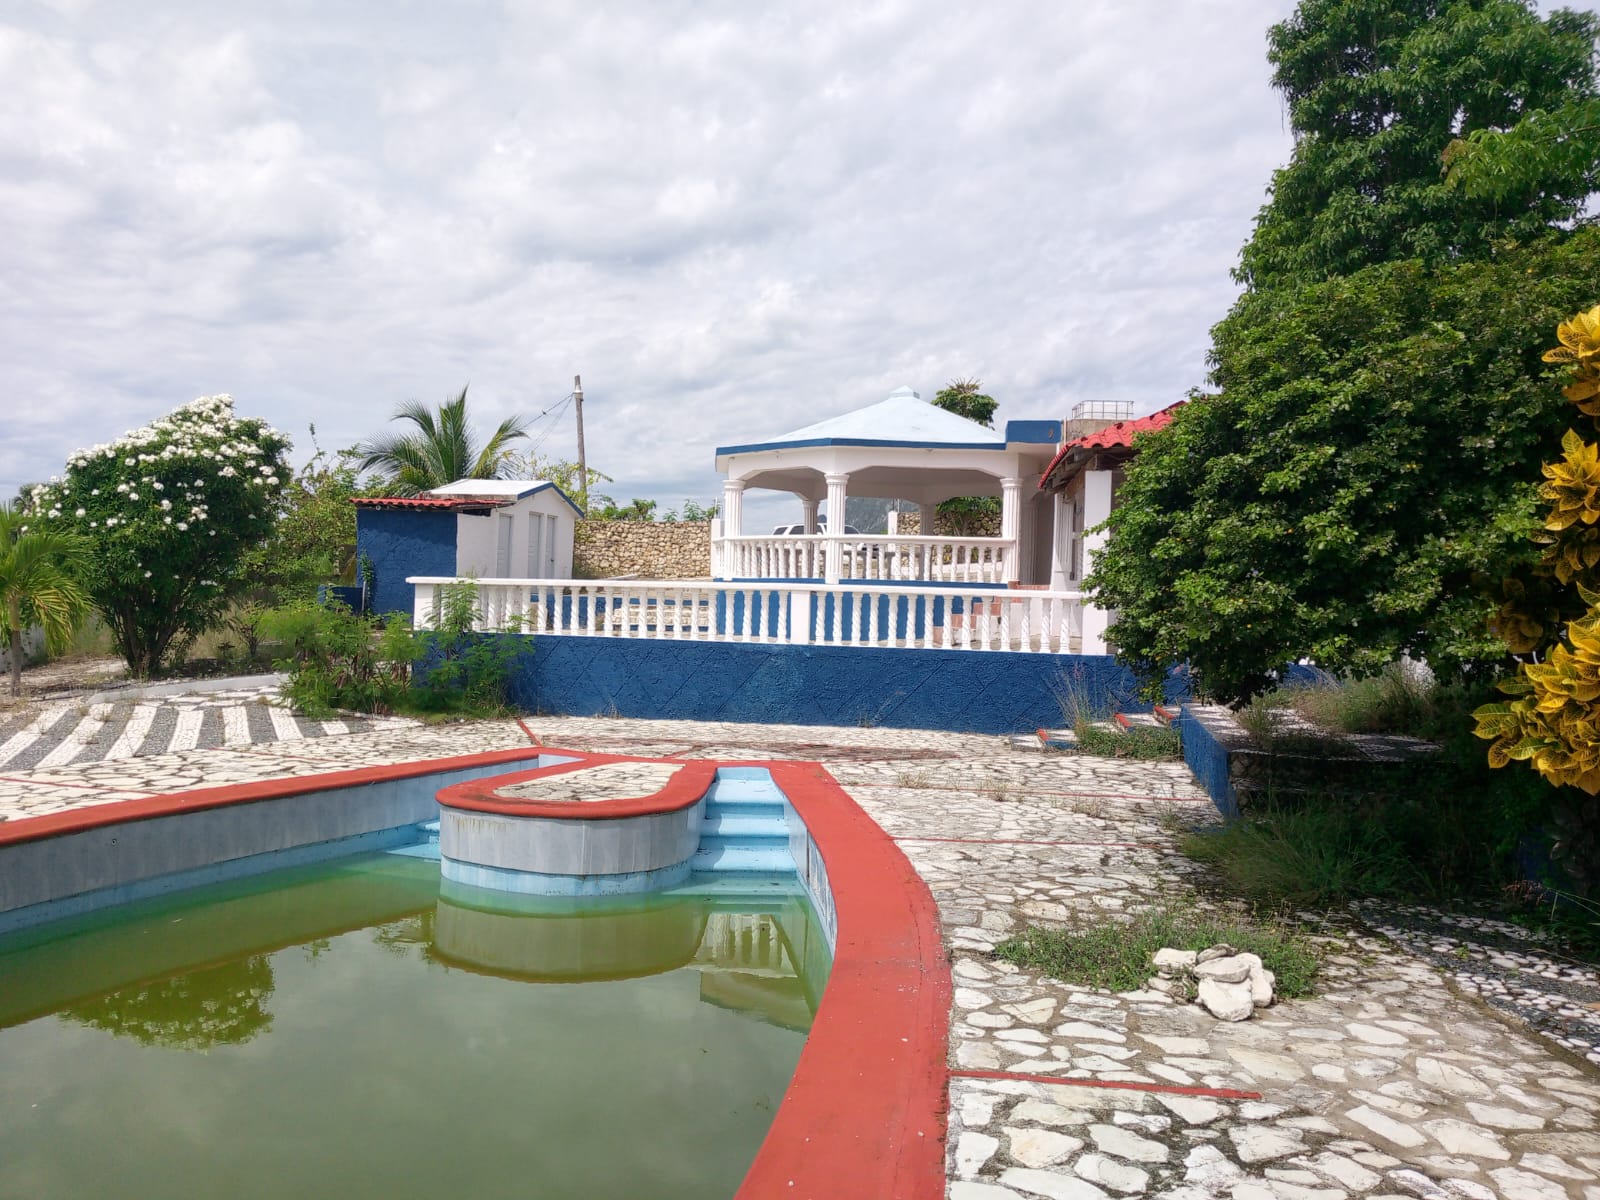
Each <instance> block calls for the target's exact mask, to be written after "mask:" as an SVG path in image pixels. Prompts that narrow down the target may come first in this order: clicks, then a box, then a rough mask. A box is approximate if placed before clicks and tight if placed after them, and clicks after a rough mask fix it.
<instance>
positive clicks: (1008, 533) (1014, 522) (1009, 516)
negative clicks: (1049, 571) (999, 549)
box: [1000, 475, 1022, 582]
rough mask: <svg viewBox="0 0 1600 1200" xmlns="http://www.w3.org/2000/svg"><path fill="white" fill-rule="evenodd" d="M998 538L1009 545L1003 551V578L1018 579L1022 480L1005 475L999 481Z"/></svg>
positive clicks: (1008, 579)
mask: <svg viewBox="0 0 1600 1200" xmlns="http://www.w3.org/2000/svg"><path fill="white" fill-rule="evenodd" d="M1000 536H1001V537H1003V538H1005V539H1006V541H1008V542H1009V543H1010V545H1008V546H1007V547H1006V548H1005V550H1004V554H1005V564H1006V569H1005V577H1006V580H1007V581H1008V582H1009V581H1010V580H1013V579H1017V578H1019V576H1018V574H1017V572H1018V570H1019V567H1020V559H1019V558H1018V554H1017V551H1018V550H1019V548H1020V547H1021V540H1022V480H1020V479H1018V478H1017V477H1016V476H1015V475H1007V476H1006V477H1005V478H1004V479H1002V480H1001V481H1000Z"/></svg>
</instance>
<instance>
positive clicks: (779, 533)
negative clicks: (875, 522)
mask: <svg viewBox="0 0 1600 1200" xmlns="http://www.w3.org/2000/svg"><path fill="white" fill-rule="evenodd" d="M805 531H806V527H805V525H804V524H799V525H779V526H778V527H777V528H776V529H774V530H773V531H772V536H773V537H797V536H803V535H804V534H805ZM844 531H845V533H847V534H850V535H852V536H854V537H860V536H861V530H859V529H857V528H856V527H855V526H854V525H846V526H845V527H844ZM817 532H818V533H827V532H828V523H827V522H826V521H818V522H817Z"/></svg>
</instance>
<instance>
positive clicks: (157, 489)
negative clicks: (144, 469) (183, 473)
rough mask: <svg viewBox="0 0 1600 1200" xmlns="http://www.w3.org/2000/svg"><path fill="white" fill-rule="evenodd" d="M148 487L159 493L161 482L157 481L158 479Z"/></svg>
mask: <svg viewBox="0 0 1600 1200" xmlns="http://www.w3.org/2000/svg"><path fill="white" fill-rule="evenodd" d="M150 486H151V487H153V488H155V490H156V491H158V492H159V491H160V490H161V480H159V479H158V480H156V481H155V482H154V483H152V484H151V485H150Z"/></svg>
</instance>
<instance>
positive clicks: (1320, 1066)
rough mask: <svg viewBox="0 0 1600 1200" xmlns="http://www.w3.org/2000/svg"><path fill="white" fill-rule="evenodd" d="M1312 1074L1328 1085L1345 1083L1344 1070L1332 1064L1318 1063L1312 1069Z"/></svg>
mask: <svg viewBox="0 0 1600 1200" xmlns="http://www.w3.org/2000/svg"><path fill="white" fill-rule="evenodd" d="M1311 1073H1312V1074H1313V1075H1315V1076H1316V1077H1317V1078H1318V1079H1323V1080H1326V1081H1327V1082H1328V1083H1343V1082H1344V1081H1345V1073H1344V1068H1343V1067H1336V1066H1334V1065H1333V1064H1332V1063H1317V1064H1316V1065H1314V1066H1313V1067H1312V1068H1311Z"/></svg>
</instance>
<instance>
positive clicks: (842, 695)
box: [511, 636, 1148, 734]
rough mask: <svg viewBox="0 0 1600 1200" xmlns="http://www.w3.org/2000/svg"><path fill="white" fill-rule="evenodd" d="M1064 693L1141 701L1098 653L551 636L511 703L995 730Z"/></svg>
mask: <svg viewBox="0 0 1600 1200" xmlns="http://www.w3.org/2000/svg"><path fill="white" fill-rule="evenodd" d="M1069 692H1076V693H1077V694H1078V695H1080V696H1083V697H1085V698H1087V699H1088V701H1089V702H1090V703H1091V704H1092V705H1093V706H1094V707H1096V708H1097V709H1099V710H1100V712H1101V713H1104V712H1106V711H1108V710H1109V709H1110V707H1112V706H1113V705H1115V706H1116V707H1119V708H1121V709H1123V710H1124V711H1136V710H1139V709H1143V708H1147V707H1148V706H1147V705H1142V704H1140V703H1139V702H1138V701H1137V700H1136V699H1135V683H1134V680H1133V677H1132V676H1131V675H1130V674H1129V673H1128V671H1127V670H1125V669H1124V668H1123V667H1120V666H1118V665H1117V663H1116V662H1115V660H1113V659H1112V658H1110V657H1109V656H1101V655H1050V654H1020V653H1008V652H967V653H962V652H956V651H948V650H891V649H879V648H875V647H865V646H832V645H822V646H779V645H760V644H754V643H720V642H674V641H656V640H654V639H650V640H644V639H632V638H603V637H548V636H547V637H541V638H537V639H535V644H534V652H533V653H532V654H531V655H528V656H527V657H526V658H525V659H524V660H523V664H522V668H521V671H520V673H519V674H518V676H517V678H516V681H515V683H514V684H513V686H512V691H511V700H512V703H513V704H515V705H516V706H517V707H519V708H522V709H525V710H529V711H533V712H545V713H560V714H566V715H572V716H592V715H595V714H607V715H610V714H615V715H618V716H624V717H638V718H680V719H685V720H696V721H739V722H765V723H771V724H800V725H862V724H865V725H882V726H888V727H892V728H901V729H943V730H949V731H951V732H957V733H994V734H1001V733H1016V732H1020V731H1030V730H1033V729H1037V728H1039V727H1040V726H1045V725H1059V724H1060V723H1061V721H1062V709H1063V697H1064V696H1066V695H1067V694H1068V693H1069Z"/></svg>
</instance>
